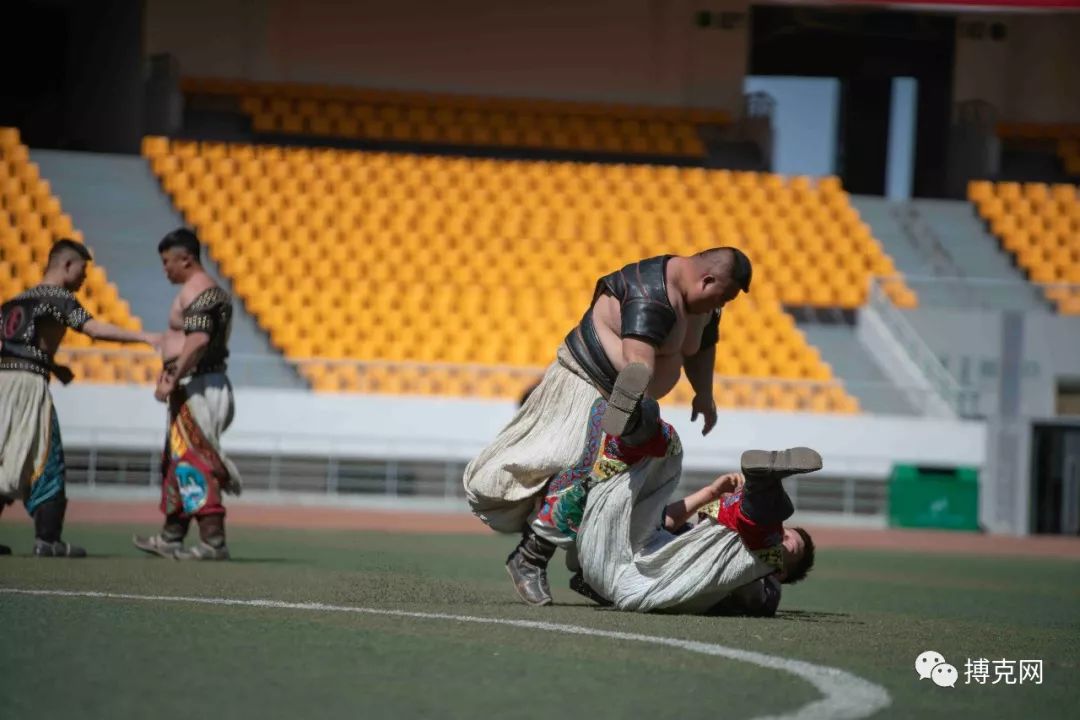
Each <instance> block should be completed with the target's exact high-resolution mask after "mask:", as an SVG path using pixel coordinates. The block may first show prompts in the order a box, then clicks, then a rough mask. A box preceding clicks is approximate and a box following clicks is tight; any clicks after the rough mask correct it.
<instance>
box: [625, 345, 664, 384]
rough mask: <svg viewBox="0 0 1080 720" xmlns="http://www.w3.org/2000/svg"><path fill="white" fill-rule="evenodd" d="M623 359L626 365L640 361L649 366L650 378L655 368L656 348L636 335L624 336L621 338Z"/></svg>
mask: <svg viewBox="0 0 1080 720" xmlns="http://www.w3.org/2000/svg"><path fill="white" fill-rule="evenodd" d="M622 353H623V360H624V361H625V362H626V364H627V365H629V364H630V363H641V364H642V365H644V366H645V367H647V368H649V376H650V380H651V378H652V374H653V372H655V370H656V348H655V347H653V346H652V345H650V344H649V343H647V342H645V341H644V340H640V339H638V338H636V337H624V338H623V339H622Z"/></svg>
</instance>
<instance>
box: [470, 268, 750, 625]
mask: <svg viewBox="0 0 1080 720" xmlns="http://www.w3.org/2000/svg"><path fill="white" fill-rule="evenodd" d="M751 276H752V268H751V264H750V260H749V259H748V258H747V257H746V255H745V254H743V253H742V252H741V251H740V250H738V249H736V248H731V247H722V248H712V249H710V250H705V251H702V252H700V253H698V254H696V255H692V256H689V257H680V256H675V255H663V256H659V257H653V258H648V259H645V260H641V261H639V262H636V263H631V264H629V265H627V266H625V267H623V268H622V269H621V270H619V271H617V272H614V273H611V274H610V275H606V276H604V277H602V278H600V280H599V281H598V282H597V284H596V289H595V291H594V293H593V298H592V302H591V303H590V305H589V308H588V309H587V310H586V312H585V314H584V316H583V317H582V319H581V322H580V323H579V324H578V326H577V327H576V328H574V329H573V330H572V331H571V332H570V333H569V334H568V335H567V336H566V339H565V340H564V341H563V343H562V344H561V345H560V347H559V349H558V357H557V360H556V362H554V363H552V365H551V366H550V367H549V368H548V369H547V372H546V373H545V374H544V378H543V380H541V382H540V385H539V386H537V387H536V389H535V390H534V391H533V392H532V393H531V394H530V395H529V397H528V400H527V401H526V402H525V403H524V405H523V406H522V407H521V408H520V409H519V410H518V412H517V414H516V415H515V416H514V418H513V419H512V420H511V421H510V423H509V424H508V425H507V426H506V427H505V428H504V429H503V430H502V432H501V433H500V434H499V435H498V437H496V438H495V440H494V442H493V443H492V444H491V445H489V446H488V447H487V448H486V449H485V450H483V451H482V452H481V453H480V455H479V456H477V457H476V458H475V459H474V460H473V461H472V462H471V463H469V465H468V466H467V467H466V469H465V477H464V484H465V491H466V496H467V498H468V500H469V504H470V506H471V507H472V510H473V512H474V513H475V514H476V515H477V516H478V517H479V518H480V519H481V520H483V521H484V522H485V523H486V524H487V525H489V526H490V527H491V528H492V529H494V530H497V531H499V532H505V533H522V534H523V537H522V540H521V542H520V543H519V545H518V547H517V549H515V550H514V552H513V553H511V555H510V557H509V558H508V559H507V570H508V572H509V573H510V577H511V579H512V580H513V582H514V587H515V590H516V591H517V593H518V596H519V597H520V598H521V599H522V600H523V601H524V602H526V603H528V604H530V605H548V604H550V603H551V591H550V590H549V588H548V582H547V564H548V561H549V560H550V558H551V557H552V555H554V552H555V548H556V544H555V543H557V542H560V539H561V538H560V537H559V536H558V534H557V533H556V534H549V533H548V529H549V528H548V526H547V525H546V524H545V523H544V522H542V521H541V520H540V519H539V518H537V516H536V511H537V510H538V509H539V508H538V507H537V506H538V503H537V496H538V495H541V494H543V491H544V489H545V486H546V484H547V483H548V480H549V479H550V478H551V477H552V476H553V475H555V474H556V473H559V472H562V471H564V470H566V468H570V467H573V466H574V461H575V460H576V459H577V458H578V456H579V455H580V454H581V448H582V445H583V443H584V442H585V439H586V431H587V427H588V425H589V423H590V415H591V414H592V413H593V411H594V408H595V403H596V400H597V399H601V398H603V399H606V400H608V402H607V403H603V406H604V410H603V412H604V417H603V419H602V424H603V429H604V432H605V433H606V434H607V435H609V436H612V437H618V438H619V439H620V443H619V447H620V448H622V449H623V450H624V451H626V452H627V453H628V457H627V458H626V459H627V460H630V459H631V458H630V457H629V456H631V455H632V456H634V457H635V458H636V456H637V455H640V454H641V453H638V452H636V451H634V450H633V449H632V448H634V447H635V446H640V445H642V444H644V443H647V442H648V441H649V440H651V439H652V437H653V436H654V435H655V434H656V432H657V429H658V427H659V405H658V404H657V402H656V401H657V400H658V399H660V398H662V397H664V396H665V395H667V394H668V393H669V392H671V390H672V389H673V388H674V387H675V385H676V383H678V381H679V378H680V376H681V374H682V371H683V370H684V369H685V371H686V376H687V379H688V380H689V381H690V384H691V386H692V387H693V389H694V393H695V395H694V400H693V404H692V414H691V420H696V419H697V416H698V415H699V414H700V415H702V416H703V419H704V426H703V429H702V432H703V434H707V433H708V432H709V431H710V430H712V428H713V425H715V423H716V404H715V402H714V400H713V388H712V383H713V373H714V365H715V360H716V343H717V340H718V338H719V322H720V312H721V309H722V308H723V307H724V305H725V304H727V303H728V302H730V301H731V300H733V299H734V298H735V297H736V296H737V295H738V294H739V293H740V292H749V290H750V280H751ZM549 535H550V536H549Z"/></svg>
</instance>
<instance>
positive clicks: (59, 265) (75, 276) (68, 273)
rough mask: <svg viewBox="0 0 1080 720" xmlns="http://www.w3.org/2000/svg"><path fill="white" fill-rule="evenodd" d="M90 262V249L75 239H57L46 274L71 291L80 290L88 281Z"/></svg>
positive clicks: (50, 254)
mask: <svg viewBox="0 0 1080 720" xmlns="http://www.w3.org/2000/svg"><path fill="white" fill-rule="evenodd" d="M89 263H90V251H89V250H87V249H86V246H85V245H83V244H82V243H80V242H75V241H74V240H68V239H67V238H64V239H63V240H57V241H56V242H55V243H53V246H52V248H51V249H50V250H49V262H48V264H47V265H46V266H45V275H46V277H48V278H49V279H50V280H52V281H53V282H56V283H58V284H60V285H62V286H63V287H64V288H65V289H67V290H69V291H71V292H78V291H79V288H81V287H82V286H83V283H84V282H86V266H87V265H88V264H89Z"/></svg>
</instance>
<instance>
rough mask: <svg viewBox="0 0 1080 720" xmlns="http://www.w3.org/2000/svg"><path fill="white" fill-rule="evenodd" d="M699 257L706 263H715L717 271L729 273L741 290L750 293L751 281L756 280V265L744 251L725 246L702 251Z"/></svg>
mask: <svg viewBox="0 0 1080 720" xmlns="http://www.w3.org/2000/svg"><path fill="white" fill-rule="evenodd" d="M698 257H700V258H703V259H704V260H705V261H706V262H709V263H715V265H714V266H713V267H716V268H717V271H723V272H726V273H728V274H729V275H730V277H731V279H732V280H734V281H735V284H736V285H738V286H739V289H740V290H742V291H743V292H745V293H748V292H750V281H751V280H753V279H754V265H753V263H751V262H750V258H748V257H747V256H746V253H744V252H743V251H742V250H740V249H739V248H737V247H730V246H727V245H725V246H724V247H717V248H709V249H708V250H702V251H701V252H699V253H698Z"/></svg>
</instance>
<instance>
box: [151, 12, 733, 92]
mask: <svg viewBox="0 0 1080 720" xmlns="http://www.w3.org/2000/svg"><path fill="white" fill-rule="evenodd" d="M748 8H749V1H748V0H699V1H695V2H690V0H674V1H670V2H665V1H664V0H549V1H548V2H542V3H506V2H500V1H499V0H456V1H455V2H452V3H440V2H436V1H434V0H399V1H396V2H387V1H385V0H384V1H383V2H365V3H342V2H336V1H335V0H266V1H265V2H250V0H189V1H187V2H176V1H175V0H149V1H148V2H147V3H146V25H145V40H146V48H147V52H148V53H150V54H155V53H170V54H172V55H174V56H175V57H176V58H178V60H179V64H180V71H181V74H182V75H185V76H202V77H224V78H244V79H250V80H259V81H267V82H301V83H328V84H341V85H354V86H358V87H373V88H391V89H401V90H421V91H433V92H451V93H466V94H478V95H503V96H517V97H541V98H557V99H566V100H583V101H605V102H630V103H641V104H654V105H678V106H692V107H718V108H723V109H727V110H729V111H733V112H734V111H737V110H738V109H739V107H741V102H742V82H743V76H744V75H745V73H746V63H747V55H748V39H747V38H748V34H747V28H748V23H749V13H748ZM702 12H707V13H710V16H709V22H708V25H707V26H705V27H702V26H700V22H701V21H700V15H699V14H700V13H702ZM721 18H723V19H721ZM211 30H212V32H211Z"/></svg>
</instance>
